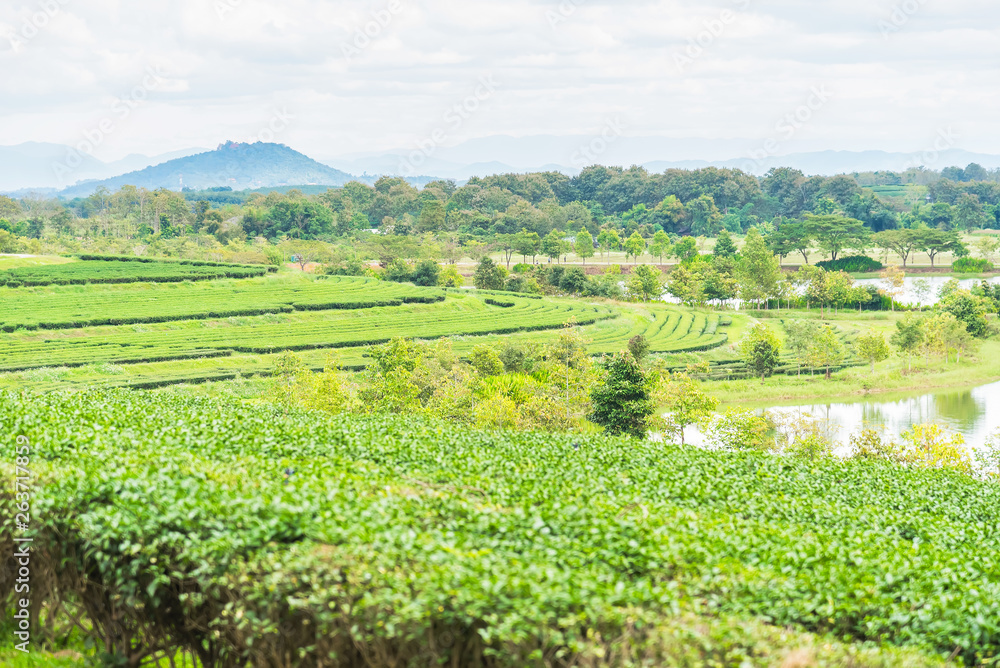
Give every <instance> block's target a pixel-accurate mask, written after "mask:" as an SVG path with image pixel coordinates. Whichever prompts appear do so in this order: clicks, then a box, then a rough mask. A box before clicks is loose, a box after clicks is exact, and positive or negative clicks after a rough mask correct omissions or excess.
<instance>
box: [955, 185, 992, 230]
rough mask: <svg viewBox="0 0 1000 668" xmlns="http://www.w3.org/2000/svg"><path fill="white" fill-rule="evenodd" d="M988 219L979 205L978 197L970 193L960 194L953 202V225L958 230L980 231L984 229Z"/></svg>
mask: <svg viewBox="0 0 1000 668" xmlns="http://www.w3.org/2000/svg"><path fill="white" fill-rule="evenodd" d="M988 222H989V218H988V217H987V215H986V212H985V211H984V210H983V205H982V204H980V203H979V197H978V196H977V195H973V194H971V193H962V195H960V196H959V198H958V201H957V202H955V217H954V224H955V227H957V228H958V229H960V230H965V231H967V232H968V231H972V230H981V229H983V228H984V227H986V225H987V223H988Z"/></svg>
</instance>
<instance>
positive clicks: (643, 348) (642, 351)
mask: <svg viewBox="0 0 1000 668" xmlns="http://www.w3.org/2000/svg"><path fill="white" fill-rule="evenodd" d="M628 351H629V352H630V353H632V357H634V358H635V361H636V362H640V363H641V362H642V360H644V359H645V358H646V356H647V355H649V341H648V340H647V339H646V337H645V336H643V335H642V334H636V335H635V336H633V337H632V338H631V339H629V340H628Z"/></svg>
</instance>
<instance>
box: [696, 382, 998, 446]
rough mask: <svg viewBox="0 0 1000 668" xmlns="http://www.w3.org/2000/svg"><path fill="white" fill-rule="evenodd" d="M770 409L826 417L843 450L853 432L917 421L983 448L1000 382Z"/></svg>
mask: <svg viewBox="0 0 1000 668" xmlns="http://www.w3.org/2000/svg"><path fill="white" fill-rule="evenodd" d="M763 410H765V409H761V411H762V412H763ZM766 410H771V411H781V412H799V411H801V412H802V413H808V414H809V415H811V416H812V417H814V418H821V419H823V420H825V421H826V422H827V423H828V425H829V430H830V431H829V433H830V435H831V437H832V440H833V441H834V442H835V443H837V444H838V445H839V447H838V453H841V454H846V453H847V451H848V440H849V438H850V437H851V435H852V434H856V433H858V432H860V431H861V430H862V429H864V428H866V427H872V428H875V429H881V428H883V427H884V428H885V431H886V432H888V434H890V435H892V436H895V437H898V436H899V434H901V433H902V432H904V431H907V430H908V429H909V428H910V427H912V426H913V425H915V424H923V423H929V422H936V423H938V424H940V425H941V426H943V427H946V428H947V429H948V430H950V431H953V432H958V433H960V434H962V435H963V436H964V437H965V442H966V444H968V445H969V446H970V447H971V448H978V447H980V446H982V445H983V444H985V443H986V441H987V440H988V439H989V438H990V436H991V435H993V434H996V433H997V431H998V430H1000V382H996V383H991V384H989V385H982V386H980V387H976V388H972V389H965V390H945V391H941V392H934V393H930V394H926V393H925V394H919V395H916V394H914V395H909V396H898V395H897V396H880V397H872V398H869V399H859V400H857V401H848V402H842V403H817V404H803V405H799V406H794V405H793V406H777V407H774V408H769V409H766ZM686 436H687V440H688V442H689V443H691V444H692V445H700V444H701V443H702V442H703V441H702V436H701V434H700V433H698V430H697V429H695V428H690V429H689V430H688V431H687V432H686Z"/></svg>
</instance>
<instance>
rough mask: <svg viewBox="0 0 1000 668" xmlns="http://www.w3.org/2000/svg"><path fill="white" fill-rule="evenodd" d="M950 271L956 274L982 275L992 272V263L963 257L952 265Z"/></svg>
mask: <svg viewBox="0 0 1000 668" xmlns="http://www.w3.org/2000/svg"><path fill="white" fill-rule="evenodd" d="M951 270H952V271H953V272H955V273H957V274H982V273H985V272H987V271H993V263H992V262H990V261H989V260H984V259H982V258H972V257H963V258H961V259H959V260H955V262H953V263H952V265H951Z"/></svg>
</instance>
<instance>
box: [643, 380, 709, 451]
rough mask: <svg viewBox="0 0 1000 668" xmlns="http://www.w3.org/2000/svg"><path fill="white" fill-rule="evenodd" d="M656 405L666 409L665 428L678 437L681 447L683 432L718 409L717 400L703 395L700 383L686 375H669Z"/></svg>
mask: <svg viewBox="0 0 1000 668" xmlns="http://www.w3.org/2000/svg"><path fill="white" fill-rule="evenodd" d="M657 403H658V404H661V405H664V406H666V407H667V416H668V420H667V428H668V430H670V431H673V432H674V433H675V434H676V435H678V436H680V439H681V445H684V430H685V429H686V428H687V427H688V426H689V425H692V424H697V423H698V422H701V421H703V420H705V419H707V418H708V417H709V416H710V415H711V414H712V413H713V412H714V411H715V409H716V408H718V407H719V400H718V399H716V398H715V397H710V396H709V395H707V394H705V392H704V391H702V389H701V383H699V382H698V381H697V380H694V379H693V378H691V377H690V376H689V375H688V374H686V373H673V374H670V376H669V378H668V379H667V382H666V383H665V384H664V385H663V387H662V391H661V392H660V396H659V397H658V401H657Z"/></svg>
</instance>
